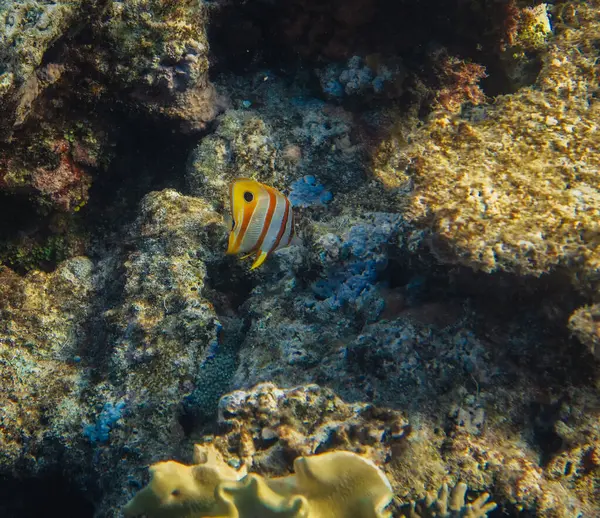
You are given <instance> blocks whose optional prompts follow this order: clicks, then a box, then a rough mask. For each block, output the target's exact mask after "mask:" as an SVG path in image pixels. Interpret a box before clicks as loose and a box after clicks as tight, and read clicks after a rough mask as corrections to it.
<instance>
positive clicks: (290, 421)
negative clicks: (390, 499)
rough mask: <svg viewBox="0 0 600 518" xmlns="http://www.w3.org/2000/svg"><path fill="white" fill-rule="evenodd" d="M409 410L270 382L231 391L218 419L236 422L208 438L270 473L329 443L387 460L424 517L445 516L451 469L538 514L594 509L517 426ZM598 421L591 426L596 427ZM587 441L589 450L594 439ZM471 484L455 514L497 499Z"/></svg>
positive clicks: (405, 501) (403, 503) (402, 501)
mask: <svg viewBox="0 0 600 518" xmlns="http://www.w3.org/2000/svg"><path fill="white" fill-rule="evenodd" d="M410 414H412V415H414V416H415V421H414V422H413V421H412V420H408V419H407V417H406V416H405V415H403V414H402V413H400V412H398V411H395V410H390V409H385V408H381V407H376V406H374V405H372V404H365V403H344V402H343V401H342V400H341V399H340V398H339V397H337V396H336V395H335V394H334V393H333V392H331V391H330V390H328V389H324V388H321V387H319V386H316V385H309V386H302V387H296V388H293V389H283V390H282V389H278V388H277V387H276V386H274V385H273V384H268V383H267V384H261V385H258V386H256V387H254V388H253V389H251V390H249V391H236V392H233V393H231V394H229V395H227V396H225V397H223V398H222V400H221V402H220V405H219V420H220V422H221V423H222V424H225V425H227V428H228V429H229V431H228V432H227V433H226V434H225V435H221V436H216V437H214V438H213V437H207V438H205V440H207V441H210V443H211V444H214V445H215V446H216V447H217V449H218V450H219V451H221V452H222V453H223V455H225V457H226V459H230V462H231V463H232V464H233V465H241V464H244V465H247V466H249V467H251V468H253V469H258V470H260V471H266V472H268V473H282V472H285V471H286V470H287V469H289V468H288V466H289V462H290V459H292V458H295V457H296V456H298V455H311V454H313V453H315V452H323V451H331V450H346V451H354V452H357V453H359V454H361V455H364V456H366V457H367V458H370V459H371V460H373V461H374V462H375V463H377V464H378V465H380V466H381V467H382V469H383V470H384V472H385V473H386V475H387V476H388V478H389V480H390V482H391V484H392V489H393V492H394V494H395V496H396V500H395V505H397V506H398V509H402V510H403V511H404V512H409V513H410V509H416V510H417V511H418V512H419V513H425V514H421V516H430V515H431V516H445V515H444V514H440V515H437V514H431V513H432V512H433V513H435V512H436V511H440V509H441V507H443V503H442V502H443V501H444V499H445V498H447V497H448V495H449V494H448V492H447V490H445V489H444V487H445V486H444V484H445V483H446V481H447V480H448V479H447V477H448V475H450V476H451V477H454V479H455V480H457V479H459V480H464V481H465V482H466V483H467V484H468V485H469V486H470V487H471V488H474V489H476V490H479V491H481V490H483V489H484V488H486V487H490V485H491V484H492V480H494V487H495V495H494V496H495V498H500V499H501V501H503V502H510V503H511V504H512V505H516V506H518V507H519V508H521V509H526V510H529V511H535V512H537V513H538V515H539V516H550V517H558V516H577V515H578V513H580V512H581V511H582V510H583V509H585V510H586V512H589V511H590V510H591V509H593V508H594V505H595V504H593V503H592V502H588V503H587V504H583V503H582V501H585V500H587V499H589V498H590V497H591V493H589V492H587V491H584V490H582V491H581V492H579V493H578V494H579V495H580V496H581V497H583V498H582V501H578V500H577V498H573V496H572V495H570V494H568V493H567V492H566V490H565V488H564V487H563V486H562V485H561V484H560V483H556V481H555V480H556V475H554V471H555V469H556V468H551V469H550V468H549V469H546V470H542V469H541V468H540V467H539V466H537V464H536V461H535V457H536V454H535V453H534V452H533V451H531V450H528V449H527V448H526V447H524V446H523V445H518V446H517V445H516V444H513V437H512V433H511V432H510V431H509V430H507V429H505V428H503V427H502V426H499V427H498V428H496V429H495V431H494V432H492V433H486V434H484V435H483V437H477V436H476V435H474V434H472V433H470V432H469V431H466V430H460V429H459V428H458V427H457V428H456V430H455V431H453V432H451V433H450V432H448V433H444V432H443V431H442V430H443V429H444V425H443V423H442V422H441V421H439V420H437V419H434V420H431V417H427V418H426V417H425V416H423V415H419V414H415V413H414V412H410ZM428 415H429V416H431V415H432V414H428ZM440 417H442V416H440ZM436 421H437V422H436ZM592 421H593V419H590V420H589V421H588V422H587V425H586V426H592V427H594V425H592ZM497 424H498V425H499V424H500V422H497ZM583 436H585V432H583V435H582V437H583ZM582 450H583V451H590V446H589V443H588V446H587V447H586V446H582ZM592 451H594V450H592ZM563 457H564V456H563V455H561V456H558V458H559V459H560V458H563ZM590 481H591V478H588V479H587V482H588V483H589V482H590ZM438 487H439V488H441V491H440V496H439V499H437V498H434V497H433V496H432V495H431V494H429V492H430V489H429V488H438ZM446 489H447V488H446ZM465 491H466V485H465V484H464V483H462V482H461V483H459V484H457V485H456V487H455V489H454V491H453V493H452V495H453V496H452V499H453V500H454V502H453V503H452V505H451V507H450V509H452V510H455V511H459V514H457V516H471V515H470V514H469V512H478V513H479V514H476V515H474V516H485V515H486V513H487V512H489V511H490V510H492V509H493V508H494V504H493V503H487V500H488V496H487V495H483V494H482V495H480V496H479V497H478V498H477V499H476V502H473V503H468V504H467V503H465V499H464V497H465ZM592 498H593V497H592ZM419 500H423V501H422V502H421V503H418V502H417V501H419ZM438 500H439V503H436V502H438ZM459 504H460V505H459ZM407 506H408V507H407ZM438 506H439V507H438ZM455 507H456V508H457V509H454V508H455ZM460 513H464V514H460ZM409 516H413V515H410V514H409ZM450 516H454V514H452V515H450Z"/></svg>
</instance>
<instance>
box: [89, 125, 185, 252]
mask: <svg viewBox="0 0 600 518" xmlns="http://www.w3.org/2000/svg"><path fill="white" fill-rule="evenodd" d="M196 139H197V136H196V137H190V136H187V135H181V134H179V133H178V132H176V131H175V128H173V127H170V126H169V125H168V124H165V125H162V126H161V125H158V124H156V122H151V121H146V120H143V119H140V118H133V119H132V118H126V117H125V116H123V117H122V118H121V119H120V120H119V122H118V138H117V141H116V145H115V147H114V148H113V150H112V154H113V159H112V160H111V163H110V165H109V167H108V170H107V171H105V172H103V173H102V174H101V175H99V176H98V177H97V178H95V181H94V183H93V184H92V187H91V189H90V201H89V203H88V205H87V207H85V209H84V211H83V214H84V217H85V219H86V221H87V222H88V224H89V225H90V226H92V225H93V226H94V227H95V228H96V232H97V233H99V235H100V236H102V237H107V236H108V235H109V234H113V235H114V237H115V238H116V239H117V240H119V241H120V240H121V239H122V231H123V230H124V228H125V227H126V225H127V224H129V223H131V222H133V220H134V219H135V217H136V215H137V211H138V208H139V207H138V206H139V203H140V201H141V200H142V198H143V197H144V196H145V195H146V194H148V193H149V192H151V191H158V190H162V189H167V188H172V189H176V190H178V191H180V192H181V191H183V190H184V171H185V164H186V160H187V157H188V154H189V152H190V150H191V148H192V146H193V145H194V143H195V142H196ZM98 245H99V248H100V247H101V245H100V243H98Z"/></svg>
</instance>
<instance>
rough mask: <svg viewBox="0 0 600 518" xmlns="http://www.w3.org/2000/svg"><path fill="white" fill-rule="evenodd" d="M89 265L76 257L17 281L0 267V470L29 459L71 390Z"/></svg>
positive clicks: (84, 316)
mask: <svg viewBox="0 0 600 518" xmlns="http://www.w3.org/2000/svg"><path fill="white" fill-rule="evenodd" d="M92 270H93V266H92V263H91V261H89V259H87V258H84V257H77V258H74V259H71V260H69V261H65V262H63V263H62V264H61V265H60V267H59V268H57V270H56V271H54V272H53V273H51V274H46V273H43V272H40V271H34V272H31V273H29V274H28V275H27V276H25V278H21V277H20V276H18V275H17V274H15V273H14V272H12V271H11V270H9V269H8V268H6V267H2V266H0V365H1V369H0V373H1V374H0V377H1V379H2V383H1V387H2V388H1V392H0V399H1V400H2V401H4V402H6V404H3V405H2V407H1V409H0V422H1V423H2V427H1V431H2V433H1V434H0V469H1V470H2V471H3V472H6V471H8V472H10V471H11V470H13V469H16V466H17V465H21V466H23V467H24V466H29V467H32V466H31V464H32V463H33V464H35V457H36V455H37V452H38V451H39V449H40V448H41V447H42V444H43V440H44V436H43V433H42V429H43V428H44V424H43V423H47V422H48V421H49V420H51V419H52V417H53V415H54V413H55V412H56V409H57V408H58V407H59V406H60V404H61V402H62V401H63V400H64V399H65V398H66V397H68V396H69V395H71V394H72V393H74V392H76V383H77V372H76V371H77V369H76V364H77V358H78V357H79V355H80V354H81V341H82V340H83V337H84V336H85V325H86V322H87V319H88V318H89V314H90V310H91V308H90V305H89V298H90V296H91V294H92V292H93V289H94V288H93V282H92Z"/></svg>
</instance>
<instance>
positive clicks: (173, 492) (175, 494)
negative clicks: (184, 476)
mask: <svg viewBox="0 0 600 518" xmlns="http://www.w3.org/2000/svg"><path fill="white" fill-rule="evenodd" d="M179 494H180V492H179V489H173V491H171V495H173V496H179Z"/></svg>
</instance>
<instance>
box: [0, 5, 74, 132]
mask: <svg viewBox="0 0 600 518" xmlns="http://www.w3.org/2000/svg"><path fill="white" fill-rule="evenodd" d="M82 4H83V2H82V1H81V0H75V1H62V0H58V1H56V2H42V1H35V0H27V1H24V2H1V3H0V19H1V20H2V22H1V25H0V63H1V65H0V107H1V112H2V117H0V140H4V139H6V138H7V137H9V136H10V135H11V134H12V130H13V128H14V127H15V126H20V125H22V124H23V123H24V122H25V121H26V119H27V117H28V114H29V110H30V109H31V105H32V103H33V102H34V100H35V99H36V97H37V96H38V95H39V93H40V91H41V90H43V88H44V87H45V86H47V85H48V84H51V83H52V82H53V81H54V80H55V77H53V76H56V75H57V74H58V75H60V70H59V69H57V68H54V69H52V68H51V67H50V68H49V67H48V66H47V67H45V68H42V67H41V65H42V60H43V58H44V54H45V53H46V51H47V50H48V49H49V48H50V47H51V46H52V44H53V43H54V42H55V41H56V40H57V39H58V38H60V37H61V36H62V35H63V34H64V32H65V31H66V30H67V29H68V28H69V27H70V26H71V25H72V24H73V23H75V21H76V20H77V19H78V17H79V16H80V15H81V6H82ZM36 72H37V74H36Z"/></svg>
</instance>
